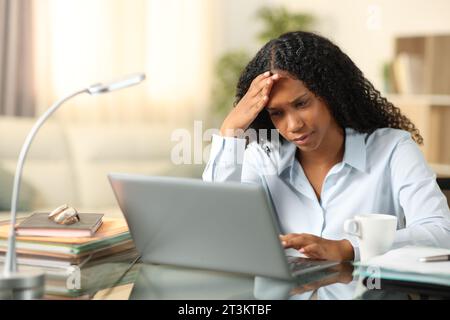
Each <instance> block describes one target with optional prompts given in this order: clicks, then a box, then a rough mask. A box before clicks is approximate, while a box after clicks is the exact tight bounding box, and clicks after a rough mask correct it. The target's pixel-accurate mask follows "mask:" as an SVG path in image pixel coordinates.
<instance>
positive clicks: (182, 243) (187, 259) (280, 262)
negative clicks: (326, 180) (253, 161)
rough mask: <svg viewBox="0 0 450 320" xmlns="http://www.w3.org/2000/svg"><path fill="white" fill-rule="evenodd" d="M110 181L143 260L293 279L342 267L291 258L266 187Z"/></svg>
mask: <svg viewBox="0 0 450 320" xmlns="http://www.w3.org/2000/svg"><path fill="white" fill-rule="evenodd" d="M108 177H109V180H110V183H111V185H112V188H113V190H114V193H115V196H116V198H117V201H118V203H119V206H120V208H121V210H122V212H123V214H124V216H125V219H126V220H127V223H128V226H129V229H130V233H131V236H132V237H133V240H134V242H135V245H136V248H137V250H138V252H139V253H140V254H141V259H142V261H143V262H147V263H156V264H169V265H178V266H185V267H193V268H203V269H211V270H219V271H227V272H237V273H243V274H251V275H259V276H264V277H270V278H278V279H286V280H287V279H292V277H295V276H298V275H301V274H304V273H309V272H312V271H316V270H322V269H325V268H329V267H331V266H334V265H336V264H338V262H334V261H313V260H310V259H302V258H298V257H294V258H293V257H287V256H286V253H285V250H284V249H283V247H282V246H281V243H280V240H279V237H278V236H279V234H280V233H279V231H278V224H277V220H276V216H275V214H274V211H273V208H272V206H271V203H270V201H269V200H268V198H267V195H266V191H265V190H264V188H263V187H262V186H258V185H250V184H241V183H231V182H227V183H217V182H214V183H211V182H204V181H202V180H196V179H185V178H172V177H152V176H141V175H130V174H119V173H117V174H115V173H112V174H109V175H108Z"/></svg>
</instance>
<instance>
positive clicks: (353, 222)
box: [344, 213, 397, 262]
mask: <svg viewBox="0 0 450 320" xmlns="http://www.w3.org/2000/svg"><path fill="white" fill-rule="evenodd" d="M396 229H397V217H395V216H391V215H388V214H375V213H370V214H359V215H356V216H355V217H354V218H353V219H348V220H346V221H345V223H344V231H345V232H346V233H347V234H350V235H353V236H356V237H358V238H359V253H360V258H361V262H365V261H367V260H369V259H370V258H372V257H374V256H378V255H381V254H384V253H386V252H387V251H388V250H389V249H390V248H391V246H392V244H393V242H394V236H395V231H396Z"/></svg>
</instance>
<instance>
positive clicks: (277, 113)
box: [269, 111, 281, 117]
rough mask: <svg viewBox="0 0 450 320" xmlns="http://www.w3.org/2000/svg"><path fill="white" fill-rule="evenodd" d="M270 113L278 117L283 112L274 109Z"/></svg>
mask: <svg viewBox="0 0 450 320" xmlns="http://www.w3.org/2000/svg"><path fill="white" fill-rule="evenodd" d="M269 115H270V116H271V117H276V116H280V115H281V112H280V111H274V112H271V113H269Z"/></svg>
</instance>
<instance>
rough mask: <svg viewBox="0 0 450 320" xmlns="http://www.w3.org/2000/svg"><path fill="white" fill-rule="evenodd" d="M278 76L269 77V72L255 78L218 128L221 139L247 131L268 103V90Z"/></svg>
mask: <svg viewBox="0 0 450 320" xmlns="http://www.w3.org/2000/svg"><path fill="white" fill-rule="evenodd" d="M278 79H280V75H278V74H274V75H271V73H270V72H269V71H267V72H265V73H263V74H260V75H259V76H257V77H256V78H255V79H254V80H253V81H252V84H251V85H250V88H249V89H248V91H247V93H246V94H245V95H244V96H243V97H242V99H241V100H240V101H239V103H238V104H237V105H236V107H235V108H233V110H231V112H230V113H229V114H228V116H227V117H226V118H225V120H224V121H223V123H222V127H221V128H220V134H221V135H222V136H223V137H236V136H238V133H239V132H243V131H245V130H247V128H248V127H249V126H250V124H251V123H252V122H253V120H255V118H256V117H257V116H258V114H259V113H260V112H261V110H262V109H264V107H265V106H266V105H267V102H268V101H269V94H270V90H271V89H272V87H273V84H274V82H275V81H277V80H278Z"/></svg>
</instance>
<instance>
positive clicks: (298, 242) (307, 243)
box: [280, 233, 323, 259]
mask: <svg viewBox="0 0 450 320" xmlns="http://www.w3.org/2000/svg"><path fill="white" fill-rule="evenodd" d="M280 240H281V244H282V245H283V247H284V248H285V249H289V248H293V249H297V250H299V251H300V252H301V253H304V254H305V255H307V256H308V257H311V258H315V259H320V258H321V257H322V256H323V248H322V246H321V245H320V242H321V241H322V240H323V239H322V238H320V237H317V236H314V235H310V234H303V233H302V234H295V233H291V234H287V235H280Z"/></svg>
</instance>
